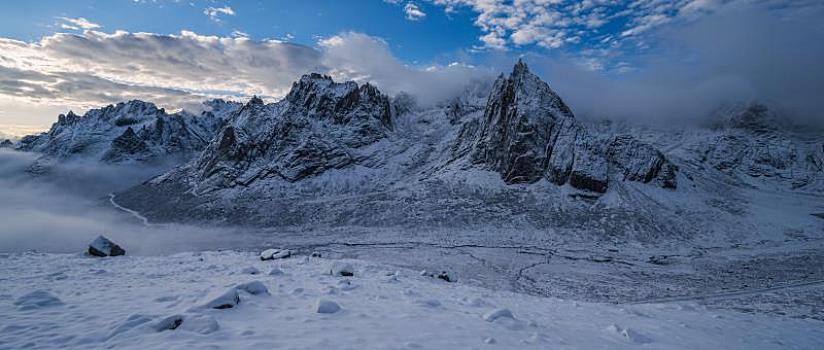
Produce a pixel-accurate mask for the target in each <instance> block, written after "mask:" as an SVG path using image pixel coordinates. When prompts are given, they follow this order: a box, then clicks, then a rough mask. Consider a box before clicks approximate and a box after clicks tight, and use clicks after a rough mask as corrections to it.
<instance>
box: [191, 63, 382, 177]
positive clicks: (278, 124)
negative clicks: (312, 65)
mask: <svg viewBox="0 0 824 350" xmlns="http://www.w3.org/2000/svg"><path fill="white" fill-rule="evenodd" d="M392 128H393V125H392V118H391V106H390V102H389V98H388V97H387V96H386V95H383V94H381V93H380V91H378V89H377V88H375V87H374V86H372V85H369V84H364V85H361V86H358V84H357V83H355V82H351V81H350V82H345V83H336V82H334V81H332V79H331V78H330V77H328V76H322V75H319V74H310V75H305V76H303V77H302V78H301V79H300V80H299V81H297V82H295V83H294V84H293V86H292V90H291V91H290V92H289V94H288V95H287V96H286V98H285V99H284V100H283V101H280V102H278V103H273V104H264V103H263V101H261V100H260V99H258V98H254V99H252V100H251V101H249V103H247V104H246V105H245V106H244V107H243V108H242V109H241V110H240V111H239V112H238V113H237V115H236V116H235V117H234V118H233V119H232V120H231V121H230V122H229V125H227V126H226V127H225V128H224V129H223V130H222V131H221V133H220V135H219V141H218V142H213V143H212V144H210V145H209V146H208V147H207V148H206V150H205V151H204V152H203V154H202V155H201V157H200V158H199V159H198V160H197V162H196V164H195V167H194V170H195V172H196V173H197V179H196V181H197V182H199V183H201V184H203V185H205V186H203V187H202V188H203V189H205V190H210V189H216V188H226V187H234V186H238V185H240V186H245V185H248V184H250V183H251V182H253V181H255V180H257V179H261V178H265V177H269V176H276V177H280V178H282V179H285V180H287V181H290V182H294V181H298V180H301V179H303V178H306V177H310V176H314V175H318V174H321V173H323V172H325V171H327V170H329V169H337V168H342V167H346V166H348V165H350V164H353V163H355V162H356V161H357V160H356V159H355V156H353V150H355V149H357V148H359V147H363V146H366V145H369V144H372V143H374V142H376V141H378V140H380V139H382V138H384V137H385V136H386V135H387V133H388V132H390V131H391V130H392Z"/></svg>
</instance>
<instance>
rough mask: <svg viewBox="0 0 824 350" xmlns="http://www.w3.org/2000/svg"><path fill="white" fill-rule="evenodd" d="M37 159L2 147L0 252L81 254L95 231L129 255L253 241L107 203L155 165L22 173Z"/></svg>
mask: <svg viewBox="0 0 824 350" xmlns="http://www.w3.org/2000/svg"><path fill="white" fill-rule="evenodd" d="M35 157H36V155H34V154H30V153H23V152H15V151H10V150H6V149H0V198H2V200H0V217H2V218H3V225H0V252H20V251H28V250H36V251H44V252H60V253H79V252H83V251H85V249H86V247H87V246H86V245H87V244H88V243H89V242H91V241H92V240H93V239H94V238H95V237H96V236H97V235H100V234H103V235H106V236H107V237H109V238H111V239H113V240H114V241H115V242H117V243H119V244H121V245H122V246H123V247H124V248H125V249H126V250H127V253H128V254H132V255H134V254H162V253H172V252H177V251H191V250H192V249H199V248H203V249H206V248H209V249H219V248H222V247H226V246H238V245H239V243H238V242H244V241H247V240H250V239H254V237H250V236H249V235H243V234H242V233H239V232H235V231H234V230H233V229H230V228H225V229H220V228H202V227H195V226H188V225H153V226H150V227H146V226H143V225H142V224H141V222H139V221H138V220H135V219H134V218H133V217H131V216H129V215H128V214H125V213H122V212H119V211H117V210H115V209H113V207H112V206H110V205H108V203H107V196H106V195H107V193H108V192H109V191H114V190H120V189H123V188H126V187H128V186H131V185H134V184H136V183H139V182H140V181H143V180H145V179H146V178H148V177H151V176H153V175H156V174H157V173H158V172H160V171H161V170H162V169H160V168H154V169H152V168H149V167H134V166H132V167H129V166H123V167H120V166H105V165H101V164H97V163H93V162H76V163H64V164H61V165H59V166H56V167H54V168H53V169H52V172H51V173H50V174H49V175H46V176H41V177H37V178H32V177H31V176H30V175H28V174H27V173H26V172H25V171H26V168H27V167H29V166H30V165H31V164H32V162H33V161H34V158H35Z"/></svg>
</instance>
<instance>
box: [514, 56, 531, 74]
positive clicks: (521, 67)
mask: <svg viewBox="0 0 824 350" xmlns="http://www.w3.org/2000/svg"><path fill="white" fill-rule="evenodd" d="M524 73H529V67H527V65H526V63H524V60H523V59H520V58H519V59H518V62H517V63H515V68H513V69H512V75H521V74H524Z"/></svg>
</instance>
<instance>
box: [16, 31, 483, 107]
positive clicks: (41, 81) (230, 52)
mask: <svg viewBox="0 0 824 350" xmlns="http://www.w3.org/2000/svg"><path fill="white" fill-rule="evenodd" d="M309 72H319V73H326V74H331V75H334V76H335V77H336V78H338V79H356V80H359V81H361V82H366V81H370V82H372V83H375V84H376V85H378V86H379V87H380V88H381V89H382V90H385V91H387V92H392V93H394V92H398V91H406V92H409V93H412V94H419V95H420V96H421V99H422V100H430V99H432V98H434V97H436V96H444V95H449V94H452V93H455V92H456V91H457V89H458V88H459V87H460V86H461V85H462V84H465V83H466V81H467V80H468V78H469V77H471V76H477V75H482V74H486V73H483V72H480V71H478V70H473V69H470V68H468V67H466V66H463V65H449V66H427V67H408V66H406V65H404V64H402V63H401V62H400V61H399V60H398V59H397V58H395V57H394V56H393V55H392V53H391V52H390V51H389V49H388V45H387V44H386V43H385V42H384V41H382V40H381V39H379V38H375V37H371V36H368V35H365V34H360V33H342V34H339V35H336V36H333V37H329V38H324V39H321V40H320V42H319V44H318V47H308V46H303V45H298V44H292V43H287V42H282V41H280V40H251V39H249V38H247V37H244V36H234V37H217V36H204V35H199V34H197V33H193V32H188V31H183V32H181V33H180V34H176V35H159V34H152V33H130V32H124V31H117V32H114V33H104V32H98V31H91V30H87V31H84V32H83V33H82V34H79V35H78V34H65V33H59V34H54V35H51V36H48V37H45V38H43V39H41V40H40V41H38V42H34V43H25V42H21V41H16V40H11V39H0V97H5V98H13V99H15V100H16V101H19V103H21V104H23V103H32V104H51V105H65V106H74V107H75V108H77V109H81V110H82V109H87V108H92V107H96V106H100V105H105V104H109V103H114V102H119V101H124V100H128V99H143V100H149V101H153V102H155V103H157V104H159V105H161V106H164V107H167V108H189V109H197V108H199V107H200V102H202V101H203V100H204V99H207V98H213V97H220V98H227V99H239V100H245V99H248V98H249V97H251V96H252V95H258V96H263V97H264V98H268V99H270V100H271V99H279V98H280V97H282V96H284V95H286V93H287V92H288V91H289V89H290V87H291V84H292V82H294V81H295V80H297V79H298V78H299V77H300V76H301V75H303V74H306V73H309Z"/></svg>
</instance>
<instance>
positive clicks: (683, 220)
mask: <svg viewBox="0 0 824 350" xmlns="http://www.w3.org/2000/svg"><path fill="white" fill-rule="evenodd" d="M212 104H213V105H212V106H210V107H211V111H210V112H204V114H202V115H201V116H193V115H191V114H188V113H186V112H180V113H176V114H167V113H166V112H165V111H163V110H162V109H157V108H156V107H155V106H154V105H152V104H149V103H144V102H138V101H132V102H129V103H123V104H118V105H117V106H110V107H107V108H104V109H101V110H94V111H90V112H89V113H87V114H86V116H83V117H78V116H75V115H73V114H71V113H70V114H69V115H67V116H62V117H61V118H60V120H59V121H58V123H56V124H55V125H54V126H53V128H52V130H50V131H49V132H48V133H44V134H42V135H39V136H34V137H27V138H26V139H24V140H23V141H22V142H21V146H20V147H22V148H23V149H28V150H33V151H38V152H42V153H43V154H44V155H45V156H46V157H73V156H75V155H86V156H91V157H93V158H95V159H99V160H102V161H104V162H115V163H117V162H132V161H135V160H140V161H143V160H152V159H158V158H163V157H164V156H167V155H175V154H178V155H183V157H181V158H182V159H190V161H188V162H187V163H185V164H183V165H181V166H179V167H177V168H175V169H172V170H171V171H168V172H167V173H165V174H162V175H160V176H158V177H156V178H154V179H151V180H150V181H147V182H146V183H144V184H141V185H139V186H136V187H134V188H131V189H129V190H127V191H124V192H123V193H119V194H118V195H117V197H118V198H117V201H118V202H119V203H120V204H121V205H123V206H124V207H128V208H132V209H134V210H136V211H137V212H140V213H142V215H145V216H146V217H148V218H149V220H152V221H201V222H202V221H208V222H220V223H224V224H241V225H254V226H295V225H298V226H300V225H316V226H324V225H328V226H369V227H375V226H377V227H385V226H402V227H422V226H426V227H516V228H517V227H521V228H530V229H546V228H552V229H553V230H556V231H564V232H567V231H569V232H573V233H575V232H583V231H585V232H588V233H590V234H591V233H595V234H599V235H609V236H624V235H628V236H635V237H658V236H674V237H683V236H694V235H696V234H710V233H711V232H709V231H714V230H721V231H725V232H734V231H735V232H737V230H744V228H743V226H742V225H740V224H739V223H740V222H745V221H747V220H750V221H752V220H751V219H752V218H745V217H744V215H749V214H748V213H750V210H751V209H748V205H749V204H748V203H747V202H746V201H745V200H744V199H742V198H743V197H746V196H749V195H750V194H748V193H746V191H747V190H748V189H753V188H756V189H757V188H761V187H764V186H766V187H768V188H770V189H773V188H777V189H780V190H781V191H785V190H786V191H799V192H806V193H814V194H820V193H821V191H822V189H824V186H822V183H824V179H822V177H823V176H822V164H824V155H823V154H824V140H822V138H821V137H820V134H819V133H816V132H803V130H799V129H798V128H794V127H792V126H790V125H785V124H784V123H783V122H781V118H779V115H778V114H777V113H776V112H773V111H771V110H769V109H767V108H766V107H764V106H761V105H748V106H744V107H739V108H735V109H731V110H726V111H724V112H723V113H721V116H720V117H718V118H717V123H716V125H714V126H712V127H706V128H685V129H679V130H675V129H654V128H650V127H646V126H639V125H632V124H624V123H615V124H612V126H610V127H603V125H601V124H597V123H592V122H591V121H586V120H580V119H578V118H576V117H575V116H574V113H573V111H572V110H571V109H570V108H569V107H568V106H567V105H566V104H565V103H564V102H563V100H562V99H561V97H560V96H559V95H558V94H557V93H555V92H554V91H553V90H552V89H551V88H550V87H549V85H548V84H547V83H546V82H544V81H542V80H541V79H540V78H539V77H537V76H536V75H534V74H532V73H531V72H530V71H529V69H528V67H527V66H526V64H524V63H523V62H518V63H517V64H516V65H515V67H514V68H513V70H512V72H511V73H510V74H508V75H507V76H504V75H501V76H500V77H499V78H498V79H497V80H495V81H494V83H491V84H486V83H484V84H481V83H478V84H471V85H470V86H469V87H468V88H467V89H466V91H465V92H464V93H463V94H461V95H459V96H457V97H454V98H451V99H449V100H446V101H444V102H442V103H440V104H438V105H435V106H431V107H420V106H417V105H416V103H415V101H414V98H412V97H411V96H409V95H406V94H400V95H398V96H395V97H393V98H390V97H388V96H386V95H384V94H383V93H381V92H380V91H379V90H378V88H376V87H375V86H372V85H370V84H363V85H359V84H357V83H355V82H351V81H350V82H343V83H339V82H335V81H333V80H332V79H331V78H330V77H327V76H323V75H319V74H309V75H305V76H303V77H302V78H301V79H300V80H299V81H297V82H295V83H294V84H293V87H292V90H291V91H290V92H289V94H288V95H287V96H286V97H285V98H284V99H283V100H281V101H278V102H275V103H269V104H265V103H263V101H262V100H261V99H259V98H253V99H252V100H250V101H249V102H248V103H246V104H243V105H241V104H235V103H227V102H222V101H213V102H212ZM187 157H188V158H187ZM718 218H725V219H724V220H721V219H718ZM710 219H712V220H714V221H713V223H714V224H713V228H712V229H711V230H707V229H706V228H704V227H702V226H701V224H700V223H702V222H706V221H708V220H710ZM764 227H766V226H764Z"/></svg>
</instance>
